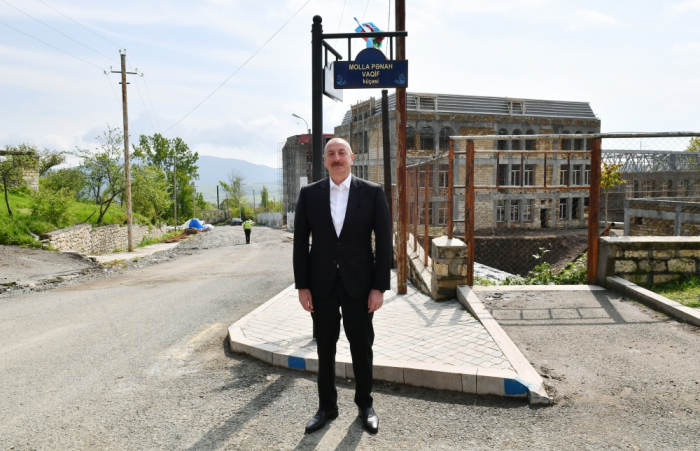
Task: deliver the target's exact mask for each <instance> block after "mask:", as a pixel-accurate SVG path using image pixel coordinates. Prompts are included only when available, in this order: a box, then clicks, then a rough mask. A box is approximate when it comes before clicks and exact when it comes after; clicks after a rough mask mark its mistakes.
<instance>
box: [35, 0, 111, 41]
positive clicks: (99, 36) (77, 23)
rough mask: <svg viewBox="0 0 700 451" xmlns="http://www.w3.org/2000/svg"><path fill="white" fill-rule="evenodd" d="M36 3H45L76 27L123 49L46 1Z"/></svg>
mask: <svg viewBox="0 0 700 451" xmlns="http://www.w3.org/2000/svg"><path fill="white" fill-rule="evenodd" d="M36 1H38V2H39V3H43V4H44V5H45V6H46V7H48V8H51V9H53V10H54V11H56V12H57V13H58V14H60V15H62V16H63V17H65V18H66V19H68V20H70V21H71V22H73V23H75V24H76V25H78V26H80V27H83V28H85V29H86V30H87V31H89V32H90V33H92V34H94V35H95V36H97V37H98V38H100V39H104V40H105V41H107V42H109V43H110V44H112V45H114V46H116V47H119V48H122V47H121V46H120V45H117V44H115V43H114V42H112V41H110V40H109V39H107V38H105V37H104V36H101V35H100V34H98V33H95V32H94V31H92V30H91V29H89V28H88V27H86V26H85V25H82V24H80V23H79V22H77V21H75V20H73V19H71V18H70V17H68V16H66V15H65V14H63V13H62V12H61V11H59V10H57V9H56V8H54V7H53V6H51V5H49V4H47V3H46V2H44V1H42V0H36Z"/></svg>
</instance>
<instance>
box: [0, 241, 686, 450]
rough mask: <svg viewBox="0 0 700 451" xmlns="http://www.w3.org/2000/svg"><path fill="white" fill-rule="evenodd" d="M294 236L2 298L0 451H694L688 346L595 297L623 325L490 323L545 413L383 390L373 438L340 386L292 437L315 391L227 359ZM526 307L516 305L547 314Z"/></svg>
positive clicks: (521, 404) (278, 274)
mask: <svg viewBox="0 0 700 451" xmlns="http://www.w3.org/2000/svg"><path fill="white" fill-rule="evenodd" d="M290 237H291V235H290V234H289V233H288V232H285V231H279V230H273V229H268V228H263V227H256V228H254V229H253V243H252V244H251V245H249V246H248V245H244V244H242V243H243V242H244V237H243V232H242V230H240V228H234V227H219V228H217V229H215V230H214V231H212V232H211V233H210V234H208V235H197V237H196V238H195V239H193V240H191V241H188V242H186V243H183V245H181V246H179V247H178V248H176V249H175V250H173V251H169V252H166V253H163V254H162V255H158V256H153V257H151V258H147V259H144V260H142V261H139V262H135V263H133V264H129V265H127V266H126V267H125V268H123V269H114V270H110V271H114V272H113V273H109V274H107V275H99V277H98V276H97V275H95V277H94V278H91V277H92V276H88V275H86V276H81V277H79V278H76V279H74V280H73V281H66V285H63V286H60V287H59V288H57V289H54V290H50V291H45V292H30V293H24V294H18V295H15V296H13V297H9V298H8V297H6V298H3V299H0V387H1V388H0V390H1V392H2V396H0V449H14V450H30V449H72V450H73V449H75V450H83V449H85V450H92V449H154V450H160V449H163V450H173V449H185V450H211V449H240V450H269V449H273V450H274V449H282V450H291V449H300V450H307V449H308V450H311V449H340V450H355V449H378V450H395V449H411V450H412V449H415V450H423V449H478V450H481V449H483V450H486V449H488V450H493V449H528V450H530V449H538V450H540V449H544V450H567V449H585V450H589V449H590V450H598V449H600V450H609V449H642V450H647V449H648V450H659V449H698V445H697V442H698V440H697V431H698V426H700V424H699V420H698V419H699V417H698V410H699V409H698V407H699V404H698V397H699V395H698V388H697V387H698V385H697V382H698V379H699V377H698V376H697V375H698V374H700V372H698V371H697V370H698V369H699V368H698V362H700V358H698V357H700V356H698V353H700V346H698V344H700V343H699V342H698V340H699V337H700V335H699V334H698V333H697V330H696V329H693V328H690V327H687V326H684V325H681V324H678V323H675V322H673V321H669V320H667V319H666V318H664V317H662V316H659V315H657V314H655V313H653V312H651V311H649V310H647V309H645V308H644V307H641V306H639V305H637V304H635V303H632V302H628V301H624V300H621V299H618V300H615V299H614V298H610V300H609V301H606V300H605V299H602V298H601V299H600V300H598V302H599V303H603V304H605V306H606V308H607V307H610V306H612V308H608V309H607V310H605V309H604V310H605V311H606V312H609V313H608V315H610V314H612V313H614V312H617V313H615V314H616V315H617V316H615V318H618V319H622V322H619V323H614V324H611V325H602V326H601V325H585V324H578V325H574V326H571V325H558V324H551V323H544V322H542V323H538V322H537V321H534V322H531V323H525V324H515V323H513V324H509V325H506V324H505V322H502V324H504V328H505V329H506V330H507V332H508V333H509V334H510V335H511V337H513V338H514V340H515V342H516V343H517V344H518V345H519V347H520V348H521V350H523V352H524V353H525V355H526V357H528V358H529V359H530V360H531V361H532V362H533V364H534V365H535V367H536V368H537V369H538V370H539V371H540V372H541V373H542V374H543V376H545V378H546V380H547V381H548V384H549V386H550V390H552V392H553V393H554V394H555V400H556V403H555V405H553V406H550V407H537V406H530V405H529V404H527V402H526V401H524V400H522V399H507V398H500V397H489V396H477V395H469V394H464V393H454V392H445V391H436V390H430V389H424V388H417V387H410V386H405V385H400V384H392V383H384V382H379V383H377V384H376V386H375V409H376V411H377V413H378V415H379V418H380V430H379V433H378V434H377V435H376V436H372V435H369V434H367V433H365V432H364V431H363V430H362V428H361V423H360V421H359V419H358V418H357V417H356V410H355V408H354V405H353V403H352V397H353V390H354V389H353V383H352V382H350V381H348V380H347V379H342V380H338V388H339V404H340V416H339V418H337V419H336V420H334V421H332V422H331V423H330V424H329V425H327V426H326V427H325V428H323V429H322V430H320V431H318V432H316V433H314V434H310V435H304V433H303V429H304V425H305V423H306V421H308V419H309V418H310V416H311V415H312V414H313V413H314V411H315V408H316V405H317V398H316V386H315V376H314V375H312V374H309V373H305V372H300V371H296V370H290V369H284V368H279V367H274V366H271V365H268V364H265V363H263V362H260V361H258V360H255V359H253V358H251V357H247V356H245V355H240V354H233V353H231V352H230V351H229V350H228V347H227V339H226V334H227V326H228V325H230V324H232V323H233V322H235V321H237V320H238V319H240V318H242V317H243V316H245V315H246V314H247V313H249V312H250V311H252V310H253V309H254V308H256V307H257V306H259V305H260V304H262V303H263V302H265V301H266V300H268V299H269V298H271V297H272V296H274V295H275V294H276V293H278V292H279V291H281V290H282V289H284V288H285V287H287V286H289V285H290V284H291V283H292V271H291V241H290ZM156 259H157V261H156ZM68 282H70V283H68ZM62 283H63V282H62ZM507 296H508V297H509V299H504V297H503V296H501V298H500V299H496V297H493V299H492V300H491V301H485V302H487V303H488V302H494V303H493V304H491V307H492V308H510V307H513V305H510V304H509V305H505V304H498V303H499V302H500V303H505V302H511V301H512V300H513V299H515V298H514V296H515V295H513V294H508V295H507ZM538 297H540V295H539V294H538V295H537V296H527V295H524V297H523V298H522V299H518V300H517V302H520V303H522V306H521V307H518V308H521V309H522V308H524V307H528V304H525V302H531V304H529V306H530V307H533V308H535V307H536V308H538V309H542V308H546V306H547V304H542V305H539V304H536V302H539V301H537V299H538ZM482 299H483V298H482ZM552 299H553V301H557V302H559V300H558V299H555V298H552ZM552 299H549V298H548V299H545V300H543V301H541V302H545V301H546V302H550V301H552ZM567 300H569V301H575V299H574V298H573V297H571V296H569V295H568V294H567ZM553 301H552V302H553ZM583 301H585V302H591V300H590V299H584V300H583ZM583 301H582V302H583ZM518 305H521V304H518ZM549 306H550V307H551V306H552V305H551V304H550V305H549ZM547 308H548V307H547ZM635 340H636V342H635ZM629 346H632V348H630V347H629ZM672 346H673V347H672ZM637 351H641V352H637ZM567 365H568V366H567Z"/></svg>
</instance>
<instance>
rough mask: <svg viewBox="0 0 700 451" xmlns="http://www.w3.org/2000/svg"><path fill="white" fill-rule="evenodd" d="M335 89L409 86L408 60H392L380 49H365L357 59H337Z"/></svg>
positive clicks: (334, 66) (334, 65) (335, 64)
mask: <svg viewBox="0 0 700 451" xmlns="http://www.w3.org/2000/svg"><path fill="white" fill-rule="evenodd" d="M333 68H334V70H335V73H334V74H333V75H334V80H333V81H334V83H333V86H334V87H335V89H368V88H407V87H408V61H406V60H402V61H396V60H394V61H390V60H387V59H386V56H384V53H382V51H381V50H378V49H364V50H363V51H361V52H360V53H358V55H357V58H355V61H335V63H334V64H333Z"/></svg>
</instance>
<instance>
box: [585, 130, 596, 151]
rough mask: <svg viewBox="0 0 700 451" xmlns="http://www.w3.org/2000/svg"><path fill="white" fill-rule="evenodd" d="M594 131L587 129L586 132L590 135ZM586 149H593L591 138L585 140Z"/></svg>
mask: <svg viewBox="0 0 700 451" xmlns="http://www.w3.org/2000/svg"><path fill="white" fill-rule="evenodd" d="M593 133H595V132H591V131H589V132H588V134H589V135H592V134H593ZM586 150H593V140H592V139H587V140H586Z"/></svg>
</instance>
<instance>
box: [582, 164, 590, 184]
mask: <svg viewBox="0 0 700 451" xmlns="http://www.w3.org/2000/svg"><path fill="white" fill-rule="evenodd" d="M583 184H584V185H590V184H591V165H590V164H587V165H585V166H584V168H583Z"/></svg>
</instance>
